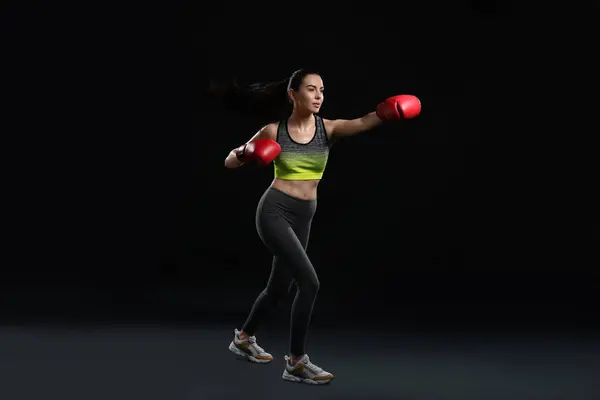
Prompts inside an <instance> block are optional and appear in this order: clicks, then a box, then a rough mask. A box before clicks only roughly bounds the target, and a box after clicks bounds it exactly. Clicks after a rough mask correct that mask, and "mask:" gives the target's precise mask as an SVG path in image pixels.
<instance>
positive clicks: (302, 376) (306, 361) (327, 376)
mask: <svg viewBox="0 0 600 400" xmlns="http://www.w3.org/2000/svg"><path fill="white" fill-rule="evenodd" d="M291 361H292V360H291V358H290V357H288V356H285V370H284V371H283V375H282V378H283V379H285V380H286V381H290V382H298V383H309V384H312V385H323V384H326V383H329V382H331V381H332V380H333V378H334V376H333V374H331V373H329V372H327V371H325V370H323V368H320V367H317V366H316V365H315V364H313V363H311V362H310V358H308V355H306V354H305V355H304V356H302V358H301V359H300V360H299V361H298V362H297V363H296V364H295V365H292V364H291Z"/></svg>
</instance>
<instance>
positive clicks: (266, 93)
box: [221, 70, 421, 384]
mask: <svg viewBox="0 0 600 400" xmlns="http://www.w3.org/2000/svg"><path fill="white" fill-rule="evenodd" d="M221 94H222V95H224V100H225V104H226V105H227V106H229V108H230V109H233V110H238V111H246V112H252V113H255V114H259V115H262V116H264V117H266V118H269V119H270V120H271V121H274V122H271V123H269V124H267V125H266V126H264V127H263V128H262V129H260V130H259V131H258V132H257V133H256V134H255V135H254V136H253V137H252V138H251V139H250V140H249V141H248V142H247V143H246V144H244V145H242V146H240V147H238V148H236V149H234V150H232V151H231V152H230V153H229V155H228V156H227V158H226V159H225V167H226V168H238V167H240V166H242V165H244V164H245V163H248V162H252V161H255V162H257V163H258V164H260V165H268V164H270V163H271V162H273V163H274V167H275V179H274V181H273V183H272V184H271V185H270V187H269V188H268V189H267V190H266V192H265V193H264V195H263V196H262V198H261V199H260V201H259V204H258V209H257V212H256V228H257V231H258V234H259V235H260V238H261V239H262V241H263V243H264V244H265V245H266V246H267V247H268V248H269V250H270V251H271V252H272V254H273V265H272V269H271V275H270V278H269V281H268V283H267V286H266V288H265V289H264V290H263V291H262V293H261V294H260V295H259V296H258V298H257V299H256V301H255V302H254V305H253V307H252V309H251V311H250V314H249V316H248V318H247V320H246V322H245V324H244V325H243V327H242V329H241V330H237V329H235V330H234V339H233V341H232V342H231V344H230V346H229V349H230V350H231V351H232V352H233V353H235V354H237V355H240V356H243V357H246V358H247V359H248V360H250V361H252V362H257V363H269V362H271V361H272V360H273V357H272V356H271V355H270V354H269V353H267V352H266V351H265V350H263V349H262V348H261V347H260V346H259V345H258V344H257V342H256V337H255V336H254V334H255V332H256V331H257V329H258V328H259V326H260V323H261V322H262V321H263V319H264V317H265V315H266V314H267V313H268V312H269V311H270V310H271V309H272V308H273V307H274V306H275V305H276V303H277V302H278V301H279V300H280V299H282V298H283V297H284V296H285V295H286V293H287V291H288V288H289V287H290V282H292V281H293V282H295V284H296V287H297V290H296V297H295V299H294V302H293V305H292V311H291V326H290V354H289V355H287V356H285V369H284V371H283V379H285V380H288V381H292V382H303V383H311V384H323V383H329V382H331V380H332V379H333V374H331V373H329V372H327V371H325V370H323V369H322V368H319V367H317V366H316V365H314V364H312V363H311V362H310V359H309V357H308V355H307V354H306V351H305V346H306V337H307V332H308V327H309V324H310V319H311V314H312V310H313V305H314V303H315V299H316V297H317V292H318V291H319V279H318V277H317V273H316V272H315V269H314V268H313V265H312V264H311V262H310V260H309V258H308V257H307V254H306V248H307V244H308V239H309V234H310V228H311V222H312V218H313V215H314V213H315V211H316V207H317V187H318V185H319V181H320V179H321V177H322V176H323V172H324V170H325V167H326V165H327V158H328V154H329V148H330V144H331V143H332V142H333V141H334V140H337V139H339V138H342V137H344V136H348V135H354V134H357V133H360V132H364V131H368V130H370V129H373V128H375V127H376V126H378V125H379V124H381V123H382V121H389V120H402V119H406V118H414V117H416V116H417V115H419V113H420V111H421V104H420V102H419V100H418V99H417V98H416V97H414V96H410V95H400V96H395V97H391V98H389V99H387V100H385V101H384V102H382V103H380V104H379V105H378V106H377V108H376V111H373V112H371V113H369V114H366V115H365V116H363V117H361V118H357V119H352V120H343V119H336V120H328V119H323V118H321V117H320V116H318V112H319V110H320V109H321V106H322V105H323V100H324V87H323V80H322V79H321V76H320V75H319V74H318V73H316V72H312V71H308V70H298V71H296V72H294V73H293V74H292V76H291V77H290V78H289V79H285V80H283V81H280V82H274V83H270V84H267V85H260V84H255V85H250V86H248V87H246V88H242V87H239V86H234V87H233V88H229V89H227V90H225V91H221ZM290 108H291V109H290Z"/></svg>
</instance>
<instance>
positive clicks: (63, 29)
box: [2, 1, 599, 327]
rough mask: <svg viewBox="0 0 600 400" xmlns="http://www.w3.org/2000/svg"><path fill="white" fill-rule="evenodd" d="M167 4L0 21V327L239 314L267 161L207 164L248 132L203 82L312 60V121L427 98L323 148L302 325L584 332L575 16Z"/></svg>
mask: <svg viewBox="0 0 600 400" xmlns="http://www.w3.org/2000/svg"><path fill="white" fill-rule="evenodd" d="M166 7H167V6H164V5H163V6H160V7H159V6H145V7H140V8H139V9H133V7H131V8H130V7H127V9H125V8H121V9H118V8H115V9H111V8H109V7H108V6H98V7H97V8H94V7H91V6H89V5H86V6H85V8H83V7H82V8H81V9H76V8H66V7H65V8H63V9H60V8H58V7H57V8H54V9H50V8H47V9H35V10H34V9H26V7H25V6H19V8H17V7H13V8H12V9H9V10H8V12H7V13H5V14H4V17H3V18H4V21H5V22H4V23H3V26H4V28H3V29H5V30H6V33H7V34H8V36H7V37H9V38H10V40H9V42H8V43H7V44H6V48H5V50H6V52H5V55H6V57H5V60H6V61H7V63H6V64H7V65H8V67H9V72H7V77H8V78H9V79H7V84H8V89H9V90H8V91H7V92H6V93H10V95H9V96H7V100H8V102H7V105H6V107H5V112H6V115H7V118H6V121H7V122H8V121H10V122H9V123H7V124H6V130H5V132H4V133H5V135H4V137H5V146H4V150H5V151H6V152H7V155H6V158H5V160H7V161H8V165H7V167H6V169H5V172H6V178H5V192H4V194H5V199H6V200H9V204H10V205H8V206H6V209H5V211H6V213H7V218H6V221H7V222H6V224H5V227H6V228H8V229H7V237H8V238H7V239H6V242H5V244H6V246H7V252H6V261H5V263H4V265H3V268H2V274H3V276H2V286H3V289H2V304H3V307H2V312H3V314H4V318H5V321H14V320H18V321H40V320H41V321H55V320H72V321H84V320H86V321H87V320H91V321H96V320H105V319H111V320H112V319H121V320H125V321H138V320H152V321H171V322H192V323H194V322H200V321H206V320H213V319H221V320H226V321H227V322H228V323H231V324H232V325H240V324H241V321H242V319H243V317H244V316H245V314H246V313H247V311H248V310H249V307H250V306H251V304H252V302H253V300H254V298H255V296H256V295H258V293H260V291H261V290H262V289H263V287H264V285H265V283H266V279H267V277H268V274H269V269H270V263H271V256H270V254H269V253H268V252H267V250H266V248H265V247H264V246H263V245H262V243H261V242H260V240H259V237H258V235H257V234H256V230H255V227H254V213H255V209H256V205H257V202H258V199H259V198H260V196H261V195H262V193H263V192H264V190H265V189H266V188H267V186H268V185H269V183H270V181H271V179H272V168H266V169H260V168H257V167H254V166H246V167H244V168H241V169H238V170H227V169H225V168H224V167H223V161H224V158H225V156H226V155H227V153H228V152H229V151H230V149H231V148H233V147H235V146H238V145H239V144H241V143H243V142H244V141H246V140H247V139H248V138H249V137H250V136H251V135H252V134H253V133H254V132H255V131H256V130H257V129H258V128H259V127H260V126H261V125H260V124H261V123H262V121H259V120H255V119H252V118H249V117H240V116H237V115H231V114H227V113H224V112H223V111H221V110H219V109H218V108H217V107H216V106H215V104H214V103H213V102H212V101H211V99H209V98H208V97H207V96H206V95H205V90H206V87H207V83H208V79H209V78H211V77H216V76H230V75H233V76H236V77H237V78H238V79H239V80H240V81H243V82H248V83H250V82H254V81H265V80H275V79H282V78H285V77H286V76H289V75H290V74H291V72H293V71H294V70H295V69H298V68H301V67H304V66H315V67H316V68H317V69H319V70H320V71H322V75H323V79H324V82H325V86H326V101H325V104H324V107H323V109H322V112H321V114H322V116H323V117H325V118H353V117H359V116H362V115H364V114H366V113H368V112H370V111H372V110H374V108H375V106H376V105H377V103H378V102H379V101H381V100H383V99H384V98H386V97H388V96H391V95H395V94H401V93H412V94H415V95H417V96H418V97H419V98H420V99H421V101H422V104H423V112H422V114H421V115H420V116H419V118H417V119H415V120H412V121H406V122H404V123H391V124H386V125H384V126H381V127H379V128H377V129H374V130H373V131H371V132H367V133H364V134H362V135H359V136H356V137H352V138H347V139H345V140H344V141H342V142H340V143H339V144H338V145H336V146H335V148H334V149H333V151H332V153H331V157H330V162H329V165H328V169H327V171H326V174H325V176H324V179H323V181H322V182H321V184H320V187H319V204H318V211H317V214H316V216H315V220H314V223H313V231H312V236H311V240H310V244H309V255H310V257H311V259H312V261H313V263H314V265H315V267H316V269H317V271H318V273H319V277H320V280H321V292H320V295H319V298H318V301H317V304H316V309H315V318H314V320H315V323H336V321H349V323H351V324H361V323H363V324H367V323H369V321H371V320H376V321H379V322H382V321H387V322H389V323H394V324H396V323H398V324H401V325H404V326H410V325H414V324H417V325H428V324H438V323H442V324H444V325H446V326H453V324H455V323H458V322H460V323H475V324H481V323H484V324H486V325H489V324H496V325H498V326H510V324H512V323H519V324H521V323H527V324H539V323H552V324H556V325H555V326H557V327H560V326H565V324H568V325H569V326H575V327H583V326H585V327H590V326H593V325H594V323H595V320H596V317H597V315H596V306H595V301H596V297H597V290H598V283H597V280H596V278H595V275H596V272H595V270H596V269H597V267H598V257H597V250H598V240H599V229H598V220H597V219H596V211H595V206H594V204H595V202H594V200H593V199H595V198H594V196H593V189H594V186H597V174H595V173H594V171H595V169H594V168H593V167H594V166H595V165H596V162H595V158H594V154H593V153H594V148H595V147H593V146H592V145H590V143H589V140H590V136H593V133H594V129H595V128H594V126H595V125H593V124H592V125H588V126H583V125H582V122H583V120H584V119H585V117H586V116H587V115H588V114H587V113H588V112H593V108H594V105H595V103H596V100H595V95H594V87H595V86H594V85H596V80H594V78H592V75H587V74H588V73H590V72H593V71H594V67H593V64H591V60H592V56H593V51H592V49H593V47H591V45H592V44H593V32H594V27H593V23H592V22H593V21H594V18H595V15H597V7H596V6H595V5H593V4H592V3H589V4H584V3H581V4H572V5H571V8H569V9H568V10H564V9H560V10H559V9H550V8H545V9H541V8H538V7H536V6H533V5H520V6H519V7H516V6H514V5H511V4H509V3H494V2H470V3H469V2H457V1H453V2H445V3H443V5H439V4H437V3H435V2H432V1H425V2H419V4H404V3H400V4H395V5H394V9H392V8H391V7H392V4H390V5H384V4H359V3H357V4H356V5H355V6H350V5H348V3H346V4H345V5H344V6H343V7H336V5H335V4H333V3H332V4H331V5H330V6H327V7H325V6H324V5H321V6H314V5H306V6H297V5H296V4H295V3H294V4H293V5H290V7H293V8H292V11H290V12H287V11H285V10H284V9H283V8H279V9H267V8H266V7H264V8H263V7H260V8H259V7H257V6H256V5H246V6H243V7H242V8H241V9H236V8H235V7H237V6H235V7H234V5H232V4H227V5H223V6H220V5H219V6H217V5H210V4H208V3H207V4H205V5H203V6H201V5H199V4H195V5H191V4H188V5H186V6H185V7H183V6H182V7H181V8H179V9H177V10H176V9H175V8H176V7H172V8H171V9H167V8H166ZM282 7H283V6H282ZM395 7H398V10H396V9H395ZM234 9H235V10H236V11H235V12H234V11H233V10H234ZM561 63H562V64H561ZM588 76H589V78H588ZM582 81H583V82H582ZM586 98H589V100H585V99H586ZM572 107H575V108H579V109H578V111H577V112H576V113H574V112H572ZM588 107H589V109H588ZM564 119H567V121H566V122H564ZM559 120H560V121H561V122H559ZM596 130H597V129H596ZM287 306H289V302H288V303H286V305H283V306H282V310H281V312H279V313H276V316H274V317H275V318H287V308H286V307H287Z"/></svg>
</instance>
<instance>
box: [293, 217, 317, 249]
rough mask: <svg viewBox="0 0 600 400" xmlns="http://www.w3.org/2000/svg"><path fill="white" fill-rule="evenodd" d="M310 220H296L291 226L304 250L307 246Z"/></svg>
mask: <svg viewBox="0 0 600 400" xmlns="http://www.w3.org/2000/svg"><path fill="white" fill-rule="evenodd" d="M311 224H312V220H306V221H301V222H297V223H295V224H294V225H293V226H292V229H293V231H294V233H295V234H296V237H297V238H298V240H299V241H300V244H301V245H302V247H303V248H304V250H306V249H307V248H308V240H309V237H310V228H311Z"/></svg>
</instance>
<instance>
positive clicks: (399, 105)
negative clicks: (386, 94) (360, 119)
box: [376, 94, 421, 121]
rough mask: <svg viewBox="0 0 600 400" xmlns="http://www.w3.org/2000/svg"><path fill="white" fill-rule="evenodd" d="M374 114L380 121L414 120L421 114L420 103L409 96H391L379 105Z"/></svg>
mask: <svg viewBox="0 0 600 400" xmlns="http://www.w3.org/2000/svg"><path fill="white" fill-rule="evenodd" d="M376 113H377V116H378V117H379V118H380V119H381V120H382V121H398V120H403V119H410V118H415V117H416V116H418V115H419V114H420V113H421V101H419V99H418V98H417V97H415V96H412V95H409V94H401V95H398V96H393V97H390V98H388V99H386V100H384V101H382V102H381V103H379V105H378V106H377V110H376Z"/></svg>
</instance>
